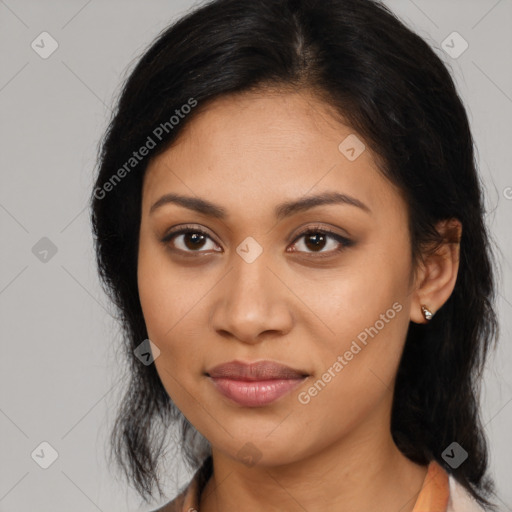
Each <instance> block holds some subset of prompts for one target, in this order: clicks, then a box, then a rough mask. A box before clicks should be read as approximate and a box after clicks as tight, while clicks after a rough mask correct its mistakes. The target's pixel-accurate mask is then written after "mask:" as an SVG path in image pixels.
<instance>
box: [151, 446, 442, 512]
mask: <svg viewBox="0 0 512 512" xmlns="http://www.w3.org/2000/svg"><path fill="white" fill-rule="evenodd" d="M211 471H212V459H211V456H210V457H208V458H207V459H206V460H205V462H204V463H203V465H202V466H201V468H199V469H198V470H197V471H196V473H195V474H194V477H193V478H192V480H191V481H190V483H189V484H188V486H187V487H186V488H185V489H184V490H183V491H182V493H181V494H179V495H178V496H177V497H176V498H175V499H174V500H172V501H171V502H170V503H168V504H167V505H165V506H164V507H162V508H160V509H158V510H155V511H154V512H200V511H199V499H200V496H201V492H202V490H203V488H204V486H205V484H206V482H207V481H208V479H209V477H210V476H211ZM449 497H450V487H449V480H448V473H446V471H445V470H444V469H443V468H442V467H441V466H440V465H439V464H438V463H437V462H436V461H432V462H430V464H429V465H428V470H427V475H426V476H425V480H424V481H423V485H422V487H421V490H420V493H419V494H418V497H417V499H416V503H415V505H414V508H413V510H412V512H446V511H447V507H448V500H449Z"/></svg>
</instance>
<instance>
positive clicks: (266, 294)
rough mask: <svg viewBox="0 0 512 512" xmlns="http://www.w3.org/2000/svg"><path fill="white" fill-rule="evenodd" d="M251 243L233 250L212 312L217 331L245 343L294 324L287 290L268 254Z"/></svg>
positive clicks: (212, 320)
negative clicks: (270, 268) (276, 275)
mask: <svg viewBox="0 0 512 512" xmlns="http://www.w3.org/2000/svg"><path fill="white" fill-rule="evenodd" d="M251 244H253V242H252V241H250V240H249V241H247V242H246V243H245V244H244V243H242V244H240V245H239V246H238V248H237V254H235V253H233V260H232V262H231V265H232V269H231V271H230V272H229V273H228V275H227V276H226V277H225V278H224V279H223V282H222V284H221V286H220V287H219V294H218V297H217V300H216V301H215V304H214V308H213V311H212V314H211V322H212V326H213V328H214V329H215V330H217V331H225V332H229V333H230V334H232V335H233V336H235V337H236V338H238V339H240V340H242V341H246V342H251V341H256V340H257V339H258V336H259V334H260V333H262V332H264V331H280V332H283V331H287V330H289V328H290V325H291V314H290V311H289V310H288V308H287V301H286V297H284V293H285V290H284V289H283V286H282V284H281V283H280V282H279V280H278V279H276V277H275V276H274V274H273V272H271V271H270V270H269V268H268V267H271V265H272V263H271V262H270V261H269V258H268V254H266V253H265V252H260V253H259V254H257V253H256V252H255V249H256V248H255V246H254V244H253V245H251Z"/></svg>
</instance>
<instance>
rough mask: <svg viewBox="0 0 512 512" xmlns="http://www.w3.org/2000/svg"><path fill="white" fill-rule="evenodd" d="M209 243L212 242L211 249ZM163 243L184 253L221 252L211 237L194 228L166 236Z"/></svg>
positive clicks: (173, 232)
mask: <svg viewBox="0 0 512 512" xmlns="http://www.w3.org/2000/svg"><path fill="white" fill-rule="evenodd" d="M208 241H210V242H211V245H210V247H208ZM162 242H163V243H164V244H166V245H170V246H171V248H172V249H176V250H177V251H182V252H188V253H194V252H197V253H200V252H206V251H216V252H220V251H219V249H217V248H216V247H217V246H216V244H215V242H213V240H212V239H211V237H210V235H208V234H207V233H205V232H204V231H202V230H201V229H198V228H194V227H190V228H188V227H185V228H181V229H179V230H176V231H171V232H170V233H168V234H167V235H165V237H164V238H163V239H162Z"/></svg>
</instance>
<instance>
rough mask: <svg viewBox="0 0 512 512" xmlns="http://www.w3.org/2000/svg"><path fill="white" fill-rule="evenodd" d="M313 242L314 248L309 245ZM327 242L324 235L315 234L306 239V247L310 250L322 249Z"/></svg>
mask: <svg viewBox="0 0 512 512" xmlns="http://www.w3.org/2000/svg"><path fill="white" fill-rule="evenodd" d="M312 240H314V241H313V244H312V246H311V247H310V245H309V243H310V242H311V241H312ZM324 242H325V236H324V235H322V234H321V233H315V234H313V235H309V236H308V237H306V245H307V247H308V249H318V248H320V249H322V247H323V246H322V243H324Z"/></svg>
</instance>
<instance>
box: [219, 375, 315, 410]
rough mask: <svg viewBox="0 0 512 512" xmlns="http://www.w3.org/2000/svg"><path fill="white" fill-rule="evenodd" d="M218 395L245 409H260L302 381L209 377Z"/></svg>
mask: <svg viewBox="0 0 512 512" xmlns="http://www.w3.org/2000/svg"><path fill="white" fill-rule="evenodd" d="M210 379H211V380H212V382H213V383H214V384H215V387H216V388H217V390H218V391H220V393H222V394H223V395H224V396H226V397H228V398H230V399H231V400H233V401H234V402H236V403H237V404H239V405H242V406H245V407H261V406H263V405H268V404H270V403H272V402H275V401H276V400H277V399H279V398H281V397H282V396H284V395H286V394H287V393H289V392H290V391H291V390H292V389H294V388H296V387H297V386H298V385H299V384H301V383H302V382H304V380H305V379H306V377H304V378H302V379H276V380H258V381H246V380H233V379H226V378H214V377H210Z"/></svg>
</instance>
